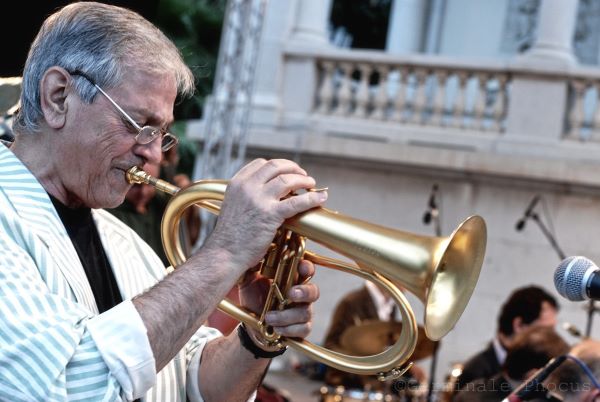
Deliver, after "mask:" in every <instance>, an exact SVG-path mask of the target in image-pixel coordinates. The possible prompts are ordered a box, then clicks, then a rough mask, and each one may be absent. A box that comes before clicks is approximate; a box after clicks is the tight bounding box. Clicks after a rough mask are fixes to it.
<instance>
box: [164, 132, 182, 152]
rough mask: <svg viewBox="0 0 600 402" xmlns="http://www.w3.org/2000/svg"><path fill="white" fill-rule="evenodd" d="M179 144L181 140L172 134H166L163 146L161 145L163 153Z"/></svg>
mask: <svg viewBox="0 0 600 402" xmlns="http://www.w3.org/2000/svg"><path fill="white" fill-rule="evenodd" d="M177 142H179V140H178V139H177V137H175V136H174V135H172V134H170V133H165V134H164V135H163V137H162V145H161V149H162V151H163V152H165V151H168V150H169V149H171V148H173V147H174V146H175V145H176V144H177Z"/></svg>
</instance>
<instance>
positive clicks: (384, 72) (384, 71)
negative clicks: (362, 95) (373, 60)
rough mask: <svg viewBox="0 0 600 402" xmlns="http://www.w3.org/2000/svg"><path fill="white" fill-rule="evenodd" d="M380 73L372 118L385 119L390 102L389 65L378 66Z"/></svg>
mask: <svg viewBox="0 0 600 402" xmlns="http://www.w3.org/2000/svg"><path fill="white" fill-rule="evenodd" d="M377 72H378V73H379V88H378V90H377V93H376V94H375V99H373V106H374V110H373V114H372V115H371V118H373V119H378V120H384V119H385V118H386V114H387V107H388V102H389V96H388V75H389V73H390V68H389V66H386V65H382V66H380V67H379V68H378V70H377Z"/></svg>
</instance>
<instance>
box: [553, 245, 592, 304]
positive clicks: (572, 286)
mask: <svg viewBox="0 0 600 402" xmlns="http://www.w3.org/2000/svg"><path fill="white" fill-rule="evenodd" d="M599 271H600V269H599V268H598V267H597V266H596V264H594V263H593V262H592V261H591V260H589V259H587V258H585V257H581V256H573V257H567V258H565V259H564V260H562V261H561V263H560V264H559V265H558V267H557V268H556V271H555V272H554V286H555V287H556V290H557V291H558V293H560V295H561V296H563V297H565V298H566V299H568V300H571V301H582V300H586V299H591V300H600V272H599Z"/></svg>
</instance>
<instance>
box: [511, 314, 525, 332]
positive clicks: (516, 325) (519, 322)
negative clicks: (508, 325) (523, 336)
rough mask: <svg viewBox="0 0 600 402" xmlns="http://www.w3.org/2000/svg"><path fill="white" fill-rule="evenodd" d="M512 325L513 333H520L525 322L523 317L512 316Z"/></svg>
mask: <svg viewBox="0 0 600 402" xmlns="http://www.w3.org/2000/svg"><path fill="white" fill-rule="evenodd" d="M512 327H513V334H518V333H520V332H521V331H522V330H523V328H524V327H525V324H523V319H522V318H521V317H515V318H513V321H512Z"/></svg>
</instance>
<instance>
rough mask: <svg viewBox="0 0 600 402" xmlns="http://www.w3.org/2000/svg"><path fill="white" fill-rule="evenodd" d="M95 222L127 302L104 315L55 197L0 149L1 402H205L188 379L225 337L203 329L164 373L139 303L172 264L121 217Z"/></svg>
mask: <svg viewBox="0 0 600 402" xmlns="http://www.w3.org/2000/svg"><path fill="white" fill-rule="evenodd" d="M93 216H94V219H95V221H96V224H97V226H98V231H99V233H100V238H101V240H102V243H103V245H104V248H105V250H106V254H107V256H108V259H109V261H110V264H111V267H112V269H113V271H114V273H115V277H116V280H117V284H118V286H119V289H120V291H121V295H122V297H123V300H124V301H123V302H122V303H120V304H119V305H118V306H116V307H114V308H112V309H110V310H109V311H107V312H105V313H103V314H98V309H97V307H96V303H95V301H94V297H93V293H92V290H91V288H90V285H89V283H88V281H87V278H86V276H85V272H84V270H83V267H82V266H81V263H80V261H79V258H78V256H77V253H76V251H75V249H74V247H73V244H72V243H71V241H70V239H69V236H68V234H67V232H66V230H65V228H64V226H63V224H62V222H61V221H60V218H59V217H58V215H57V213H56V211H55V210H54V207H53V205H52V203H51V201H50V199H49V198H48V195H47V194H46V192H45V191H44V189H43V188H42V187H41V185H40V184H39V182H38V181H37V180H36V179H35V177H33V176H32V175H31V173H30V172H29V171H28V170H27V168H26V167H25V166H24V165H23V164H22V163H21V162H20V161H19V160H18V159H17V158H16V157H15V155H14V154H13V153H12V152H11V151H10V150H9V149H8V148H6V147H5V146H3V145H0V401H11V402H14V401H67V400H68V401H79V400H86V401H122V400H131V399H135V398H139V397H142V400H143V401H160V402H171V401H175V402H176V401H181V402H184V401H186V397H188V398H190V400H200V399H201V398H200V395H199V393H198V386H197V384H196V381H187V380H186V374H187V375H189V377H190V378H197V377H196V375H197V371H198V364H199V359H200V354H201V351H202V348H203V347H204V345H205V343H206V341H208V340H210V339H212V338H214V337H216V336H218V335H219V333H218V331H216V330H214V329H211V328H207V327H203V328H201V329H200V330H199V331H198V333H197V334H196V335H195V336H194V337H193V338H192V340H190V342H188V344H187V345H186V347H185V348H184V349H183V350H182V351H181V352H180V353H179V354H178V355H177V356H176V357H175V358H174V359H173V360H172V361H171V362H170V363H169V364H168V365H167V366H166V367H165V368H163V369H162V370H161V372H159V373H156V372H155V369H154V364H155V362H154V358H153V356H152V352H151V349H150V345H149V341H148V338H147V335H146V332H145V327H144V325H143V323H142V321H141V318H140V317H139V315H138V314H137V312H136V310H135V308H134V307H133V304H132V303H131V298H132V297H134V296H135V295H137V294H139V293H141V292H143V291H144V290H145V289H147V288H149V287H150V286H152V285H153V284H155V283H156V282H157V281H159V280H160V279H161V278H162V277H163V276H164V275H165V271H164V266H163V265H162V263H161V262H160V259H159V258H158V257H157V256H156V254H155V253H154V252H153V251H152V250H151V248H150V247H149V246H148V245H147V244H146V243H144V242H143V240H141V238H139V236H137V235H136V234H135V233H134V232H133V231H132V230H131V229H129V228H128V227H127V226H125V225H124V224H123V223H122V222H120V221H119V220H118V219H117V218H115V217H114V216H112V215H111V214H109V213H108V212H105V211H102V210H94V211H93ZM186 390H187V392H186ZM186 393H187V395H186Z"/></svg>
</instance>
